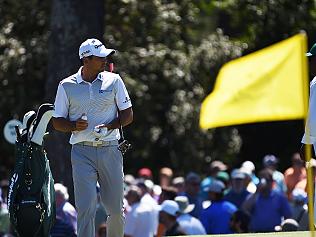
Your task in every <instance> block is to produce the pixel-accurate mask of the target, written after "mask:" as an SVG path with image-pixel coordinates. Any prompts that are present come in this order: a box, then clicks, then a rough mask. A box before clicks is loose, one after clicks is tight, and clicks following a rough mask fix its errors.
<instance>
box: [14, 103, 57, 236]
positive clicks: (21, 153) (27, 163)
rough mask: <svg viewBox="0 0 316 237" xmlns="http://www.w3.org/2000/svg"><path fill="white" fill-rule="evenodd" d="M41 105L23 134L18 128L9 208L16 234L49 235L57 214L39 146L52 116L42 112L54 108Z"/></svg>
mask: <svg viewBox="0 0 316 237" xmlns="http://www.w3.org/2000/svg"><path fill="white" fill-rule="evenodd" d="M42 106H43V105H42ZM42 106H41V107H40V109H39V111H38V113H37V116H36V118H35V119H34V120H33V122H32V123H30V124H28V125H26V127H25V128H24V129H23V130H24V131H23V130H22V135H21V134H19V130H17V133H18V134H17V141H16V144H15V145H16V149H15V152H16V163H15V168H14V171H13V175H12V176H11V179H10V183H9V190H8V209H9V215H10V221H11V224H12V226H13V227H14V229H15V231H16V233H17V235H18V236H19V237H49V236H50V235H49V232H50V229H51V227H52V226H53V224H54V220H55V216H56V214H55V213H56V207H55V191H54V180H53V177H52V173H51V170H50V167H49V160H48V159H47V156H46V152H45V151H44V148H43V146H42V141H43V140H42V139H43V136H44V132H45V131H46V126H47V123H48V121H49V119H50V117H51V116H50V117H49V116H43V115H44V114H45V113H41V111H42V110H43V109H44V110H45V112H47V111H48V109H49V110H50V109H52V108H53V107H52V105H50V106H48V104H45V106H43V107H42ZM42 112H43V111H42ZM46 115H47V114H46ZM48 118H49V119H48ZM46 119H48V121H47V123H46V121H45V120H46ZM41 120H42V121H41ZM42 126H44V127H45V128H43V127H42ZM41 127H42V128H41ZM43 131H44V132H43ZM38 132H40V133H43V134H42V135H39V134H38ZM39 137H40V138H41V139H39ZM33 138H34V139H33Z"/></svg>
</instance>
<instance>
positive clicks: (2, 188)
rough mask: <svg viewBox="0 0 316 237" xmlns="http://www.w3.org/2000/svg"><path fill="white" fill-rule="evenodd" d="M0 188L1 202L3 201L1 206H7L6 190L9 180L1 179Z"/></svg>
mask: <svg viewBox="0 0 316 237" xmlns="http://www.w3.org/2000/svg"><path fill="white" fill-rule="evenodd" d="M0 188H1V190H2V196H1V197H2V200H3V205H5V206H6V205H7V202H8V200H7V197H8V190H9V180H8V179H2V180H1V181H0Z"/></svg>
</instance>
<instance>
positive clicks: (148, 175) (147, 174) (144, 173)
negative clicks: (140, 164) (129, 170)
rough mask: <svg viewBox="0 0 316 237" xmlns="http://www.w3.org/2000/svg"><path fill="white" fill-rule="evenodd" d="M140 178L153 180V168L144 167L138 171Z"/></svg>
mask: <svg viewBox="0 0 316 237" xmlns="http://www.w3.org/2000/svg"><path fill="white" fill-rule="evenodd" d="M138 178H140V179H150V180H152V179H153V174H152V172H151V170H150V169H149V168H146V167H144V168H141V169H140V170H139V171H138Z"/></svg>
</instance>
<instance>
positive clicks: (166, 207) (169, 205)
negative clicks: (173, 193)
mask: <svg viewBox="0 0 316 237" xmlns="http://www.w3.org/2000/svg"><path fill="white" fill-rule="evenodd" d="M159 207H160V208H159V209H160V211H164V212H166V213H168V214H169V215H171V216H177V215H178V213H179V205H178V203H177V202H175V201H173V200H165V201H163V203H162V204H161V205H160V206H159Z"/></svg>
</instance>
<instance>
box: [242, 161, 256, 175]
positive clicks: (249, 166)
mask: <svg viewBox="0 0 316 237" xmlns="http://www.w3.org/2000/svg"><path fill="white" fill-rule="evenodd" d="M241 167H242V168H244V169H246V170H249V171H251V172H254V171H255V169H256V167H255V164H254V163H253V162H252V161H250V160H247V161H245V162H244V163H242V165H241Z"/></svg>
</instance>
